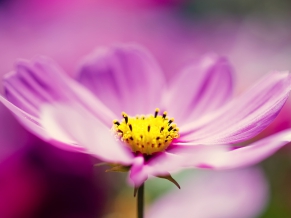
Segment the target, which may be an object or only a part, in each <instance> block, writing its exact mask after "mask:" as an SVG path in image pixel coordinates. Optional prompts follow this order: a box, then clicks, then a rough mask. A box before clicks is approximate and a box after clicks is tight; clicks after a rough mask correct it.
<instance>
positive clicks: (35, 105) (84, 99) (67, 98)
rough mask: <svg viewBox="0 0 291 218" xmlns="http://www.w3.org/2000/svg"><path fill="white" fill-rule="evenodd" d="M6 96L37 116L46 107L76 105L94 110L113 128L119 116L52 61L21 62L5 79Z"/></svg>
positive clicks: (39, 58)
mask: <svg viewBox="0 0 291 218" xmlns="http://www.w3.org/2000/svg"><path fill="white" fill-rule="evenodd" d="M5 94H6V97H7V99H8V100H9V101H11V103H13V104H15V105H16V106H17V107H19V108H20V109H22V110H23V111H26V112H27V113H28V114H31V115H33V116H35V117H38V116H39V111H40V108H41V106H42V105H43V104H48V103H50V104H53V103H54V102H60V101H62V102H73V103H75V104H77V103H78V104H80V105H82V106H84V107H86V108H87V109H88V110H90V111H91V112H92V113H94V115H95V116H96V117H98V118H99V119H100V120H102V121H103V122H104V123H106V124H107V125H108V126H111V125H112V120H113V119H114V118H115V115H114V114H113V113H112V112H111V111H110V110H109V109H108V108H106V107H105V106H104V104H103V103H102V102H100V101H99V100H98V99H97V98H96V97H95V96H94V95H93V94H92V93H91V92H89V91H88V90H87V89H86V88H84V87H82V86H81V85H80V84H78V83H77V82H75V81H74V80H72V79H71V78H69V77H68V76H66V74H65V73H64V72H63V71H62V70H61V69H60V68H59V67H58V66H57V64H56V63H54V62H53V61H52V60H50V59H48V58H44V57H38V58H37V59H35V60H34V61H19V63H18V64H17V70H16V72H14V73H11V74H8V75H7V76H6V78H5Z"/></svg>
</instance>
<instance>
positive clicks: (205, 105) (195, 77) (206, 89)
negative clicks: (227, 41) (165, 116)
mask: <svg viewBox="0 0 291 218" xmlns="http://www.w3.org/2000/svg"><path fill="white" fill-rule="evenodd" d="M232 80H233V79H232V68H231V66H230V65H229V63H228V61H227V60H226V59H224V58H219V57H216V56H214V55H213V56H210V55H209V56H206V57H204V58H203V59H202V60H199V61H196V62H195V63H192V64H190V65H189V66H187V67H186V68H185V69H184V70H183V72H182V74H178V76H177V78H176V79H174V80H173V82H172V84H171V85H170V87H169V89H168V90H167V94H166V98H165V99H164V100H165V103H164V104H165V108H166V109H167V110H168V112H169V114H170V115H171V116H173V117H174V118H175V121H176V122H177V123H178V124H181V123H185V122H189V121H190V120H195V119H197V118H200V117H201V116H203V115H205V114H206V113H209V112H212V111H215V110H217V109H218V108H220V107H221V106H223V105H224V104H226V103H227V102H228V101H229V100H230V98H231V96H232V93H233V81H232Z"/></svg>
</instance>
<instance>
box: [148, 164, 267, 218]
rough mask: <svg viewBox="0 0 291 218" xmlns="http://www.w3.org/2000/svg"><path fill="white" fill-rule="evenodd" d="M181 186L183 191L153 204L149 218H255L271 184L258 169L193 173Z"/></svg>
mask: <svg viewBox="0 0 291 218" xmlns="http://www.w3.org/2000/svg"><path fill="white" fill-rule="evenodd" d="M197 174H198V175H197ZM179 183H180V185H181V190H177V189H174V190H173V191H171V192H169V193H168V194H166V195H164V196H162V197H161V198H160V199H158V200H157V201H156V202H154V203H153V205H151V206H150V209H149V211H148V213H147V216H146V217H147V218H161V217H167V218H176V217H183V218H193V217H197V218H234V217H235V218H252V217H253V218H254V217H258V215H259V214H260V213H261V212H262V210H263V209H264V208H265V207H266V203H267V201H268V184H267V182H266V179H265V177H264V175H263V172H262V171H261V170H260V169H258V168H252V169H243V170H237V171H224V172H213V171H212V172H209V171H208V172H205V171H204V172H193V175H188V176H187V177H186V178H184V180H182V181H179Z"/></svg>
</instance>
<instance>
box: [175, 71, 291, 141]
mask: <svg viewBox="0 0 291 218" xmlns="http://www.w3.org/2000/svg"><path fill="white" fill-rule="evenodd" d="M290 89H291V76H290V74H289V73H287V72H274V73H271V74H269V75H268V76H266V77H265V78H263V79H262V80H261V81H260V82H258V83H257V84H256V85H255V86H254V87H252V88H251V89H250V90H248V91H247V92H246V93H244V94H243V95H241V96H239V97H238V98H237V99H235V100H234V101H232V102H230V103H229V104H228V105H226V106H225V107H224V108H222V109H221V110H219V111H218V112H217V113H210V114H209V116H205V117H203V118H201V119H200V120H196V121H195V122H192V123H190V124H188V125H187V126H184V127H182V128H180V133H181V136H182V137H180V140H181V141H184V142H191V144H193V143H197V144H228V143H236V142H241V141H244V140H247V139H249V138H251V137H253V136H255V135H257V134H258V133H259V132H261V131H262V130H263V129H264V128H265V127H266V126H268V125H269V124H270V123H271V122H272V121H273V120H274V119H275V117H276V116H277V114H278V113H279V111H280V110H281V108H282V106H283V105H284V103H285V101H286V99H287V98H288V96H289V92H290Z"/></svg>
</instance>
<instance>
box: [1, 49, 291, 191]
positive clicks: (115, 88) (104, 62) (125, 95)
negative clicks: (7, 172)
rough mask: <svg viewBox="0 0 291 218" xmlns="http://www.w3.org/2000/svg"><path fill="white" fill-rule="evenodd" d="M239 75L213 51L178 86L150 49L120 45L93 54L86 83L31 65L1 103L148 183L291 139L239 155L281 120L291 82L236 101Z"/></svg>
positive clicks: (265, 86)
mask: <svg viewBox="0 0 291 218" xmlns="http://www.w3.org/2000/svg"><path fill="white" fill-rule="evenodd" d="M232 71H233V70H232V67H231V66H230V64H229V63H228V61H227V60H226V59H225V58H220V57H217V56H214V55H212V56H211V55H210V56H206V57H204V58H202V59H201V60H195V61H193V62H192V63H190V64H189V65H187V66H186V67H185V68H184V69H183V70H182V72H180V73H179V74H177V76H176V78H174V79H173V80H172V82H169V83H168V82H167V81H166V80H165V78H164V76H163V73H162V70H161V69H160V67H159V66H158V64H157V63H156V61H155V60H154V58H153V57H152V56H151V55H150V54H149V53H148V52H147V51H145V50H144V49H143V48H140V47H139V46H135V45H126V46H115V47H112V48H108V49H107V48H103V49H99V50H97V51H96V52H95V53H93V54H92V55H90V56H88V57H87V58H86V59H85V60H84V61H83V62H82V64H81V65H80V67H79V71H78V76H77V79H76V80H73V79H71V78H69V77H68V76H67V75H66V74H65V73H64V72H63V71H62V70H61V69H60V67H58V66H57V64H56V63H54V62H53V61H52V60H49V59H47V58H43V57H38V58H36V59H34V60H32V61H24V60H21V61H19V62H18V64H17V66H16V70H15V71H14V72H12V73H10V74H8V75H7V76H6V77H5V81H4V86H5V96H6V98H4V97H2V98H1V101H2V102H3V103H4V104H5V105H6V106H7V107H8V108H9V109H10V110H11V111H12V112H13V113H14V114H15V115H16V117H17V118H18V119H19V121H20V122H21V123H23V124H24V125H25V126H26V127H27V128H28V129H30V130H31V131H33V132H34V133H35V134H37V135H38V136H39V137H41V138H43V139H45V140H47V141H49V142H51V143H53V144H55V145H57V146H60V147H63V148H66V149H72V150H78V151H82V152H87V153H91V154H93V155H95V156H96V157H98V158H99V159H101V160H103V161H106V162H109V163H114V164H121V165H123V166H126V167H128V168H129V169H130V181H131V182H133V183H134V184H135V185H137V186H138V185H140V184H142V183H143V182H144V181H145V180H146V179H147V178H148V176H167V175H169V172H171V171H176V170H179V169H181V168H185V167H197V168H209V169H229V168H236V167H243V166H247V165H250V164H254V163H257V162H259V161H260V160H262V159H263V158H266V157H267V156H269V155H271V154H272V153H274V152H275V151H276V150H277V149H279V148H280V147H281V146H283V145H284V144H286V143H287V142H289V141H290V140H291V130H285V131H284V132H280V133H278V134H276V135H273V136H271V137H269V138H266V139H263V140H261V141H258V142H254V143H253V144H250V145H249V146H246V147H235V148H236V149H234V147H233V146H232V145H233V144H234V143H238V142H243V141H245V140H248V139H250V138H252V137H253V136H255V135H256V134H258V133H259V132H261V131H262V130H263V129H264V128H265V127H266V126H268V125H269V124H270V123H271V122H272V121H273V120H274V118H275V117H276V115H277V114H278V113H279V111H280V109H281V107H282V106H283V104H284V103H285V101H286V99H287V98H288V95H289V91H290V88H291V76H290V74H289V73H288V72H272V73H270V74H269V75H267V76H266V77H265V78H263V79H262V80H261V81H259V82H258V83H257V84H255V85H254V86H253V87H252V88H250V89H249V90H248V91H247V92H245V93H244V94H242V95H240V96H238V97H237V98H235V99H232V93H233V75H232V74H233V72H232ZM155 108H156V109H155ZM120 116H122V117H121V119H118V117H120ZM172 118H174V120H173V119H172ZM112 121H113V123H112Z"/></svg>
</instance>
